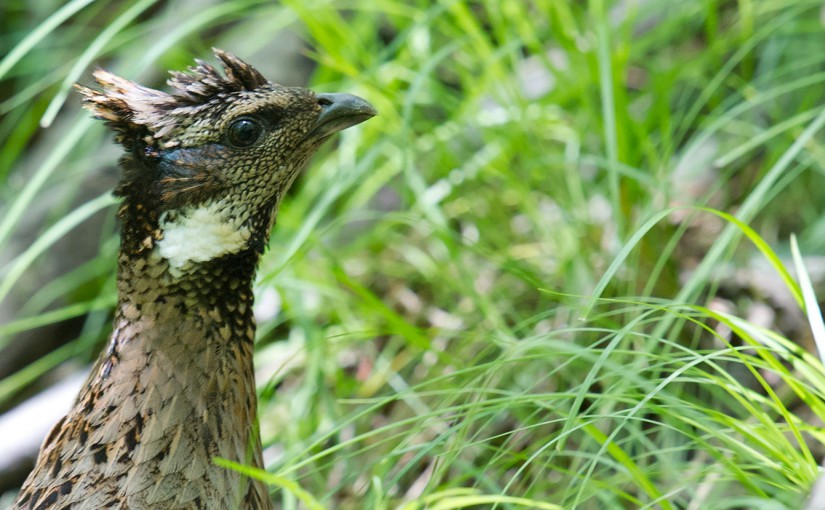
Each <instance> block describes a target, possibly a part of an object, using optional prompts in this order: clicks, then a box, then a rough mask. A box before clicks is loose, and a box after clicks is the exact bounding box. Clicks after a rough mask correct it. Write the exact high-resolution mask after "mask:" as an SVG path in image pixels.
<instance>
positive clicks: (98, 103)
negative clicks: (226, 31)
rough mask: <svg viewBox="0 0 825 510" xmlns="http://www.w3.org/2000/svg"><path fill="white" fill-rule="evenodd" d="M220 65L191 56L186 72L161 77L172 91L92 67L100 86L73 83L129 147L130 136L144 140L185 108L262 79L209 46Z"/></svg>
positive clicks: (168, 127) (181, 116)
mask: <svg viewBox="0 0 825 510" xmlns="http://www.w3.org/2000/svg"><path fill="white" fill-rule="evenodd" d="M212 51H213V52H214V54H215V56H216V57H217V58H218V59H219V60H220V61H221V63H222V64H223V74H221V73H220V72H219V71H218V70H217V69H215V67H213V66H212V65H210V64H208V63H206V62H204V61H202V60H196V61H195V62H196V64H197V65H195V66H193V67H190V68H188V69H187V71H186V72H178V71H173V72H172V73H170V74H171V75H172V77H171V78H170V79H169V80H168V81H167V83H168V84H169V86H171V87H172V93H171V94H170V93H166V92H162V91H159V90H155V89H150V88H148V87H144V86H142V85H138V84H137V83H135V82H133V81H131V80H127V79H125V78H121V77H120V76H117V75H114V74H112V73H110V72H108V71H105V70H103V69H96V70H95V71H94V74H93V76H94V78H95V81H96V82H97V83H98V85H100V86H101V88H102V90H95V89H92V88H89V87H84V86H82V85H75V88H76V89H77V90H78V92H80V94H81V95H82V96H83V102H84V107H85V108H86V109H88V110H89V111H91V112H92V113H93V114H94V115H95V117H97V118H100V119H103V120H105V121H107V123H108V124H109V125H110V126H111V127H112V128H113V129H114V130H115V132H116V133H117V136H116V139H117V141H118V142H119V143H121V144H123V145H125V146H130V145H131V144H132V143H133V142H134V140H135V139H138V138H139V139H143V140H144V141H145V142H146V143H147V144H148V145H154V144H155V142H156V141H157V140H159V139H161V138H163V137H164V136H165V135H167V134H168V133H170V132H171V131H173V130H174V129H175V128H176V127H177V126H178V125H179V124H180V123H181V122H182V121H183V120H185V119H186V118H187V116H188V114H190V113H194V112H195V111H198V110H200V108H202V107H203V106H206V105H208V104H209V102H210V101H212V100H214V99H216V98H222V97H224V96H226V95H227V94H231V93H233V92H241V91H253V90H255V89H257V88H259V87H261V86H264V85H266V84H268V83H269V82H268V81H267V79H266V78H264V77H263V75H262V74H261V73H260V72H259V71H258V70H257V69H255V68H254V67H252V66H251V65H249V64H247V63H246V62H244V61H243V60H241V59H239V58H238V57H236V56H235V55H232V54H231V53H229V52H226V51H223V50H220V49H217V48H212ZM167 145H169V146H173V145H174V143H170V144H167Z"/></svg>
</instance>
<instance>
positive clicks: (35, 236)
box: [0, 0, 825, 510]
mask: <svg viewBox="0 0 825 510" xmlns="http://www.w3.org/2000/svg"><path fill="white" fill-rule="evenodd" d="M28 4H29V3H26V2H22V1H20V2H17V1H11V2H7V3H6V4H4V9H5V10H6V12H5V13H2V14H3V15H2V16H0V18H2V21H0V25H2V26H3V28H4V30H2V32H0V33H1V34H2V35H0V48H4V49H5V50H4V51H0V55H5V56H4V57H2V60H0V114H2V122H0V140H1V141H2V151H1V152H0V299H6V300H7V301H8V300H11V299H13V298H15V299H17V302H18V303H19V312H18V313H17V314H16V316H15V317H14V318H13V319H12V320H11V321H9V322H7V323H4V324H0V346H3V345H5V344H6V343H8V342H9V341H10V340H11V338H12V337H13V336H14V335H17V334H20V333H21V332H23V331H26V330H30V329H33V328H36V327H39V326H42V325H45V324H49V323H54V322H57V321H61V320H65V319H67V318H71V317H76V318H77V317H80V318H83V320H84V325H83V327H82V328H81V332H80V334H79V336H78V338H77V340H75V341H74V342H73V343H71V344H69V346H68V347H66V348H63V349H62V350H59V351H57V352H56V353H54V354H52V355H50V356H47V357H46V358H43V359H41V360H40V361H38V362H35V363H34V364H32V365H30V366H28V367H24V368H21V370H20V372H19V373H17V374H15V375H13V376H11V377H9V378H7V379H5V380H2V381H0V406H7V405H8V404H9V403H10V402H12V401H13V400H14V399H16V398H19V395H20V394H21V393H23V392H25V390H26V389H27V388H28V387H29V386H30V385H32V384H33V383H34V382H35V381H36V380H37V379H38V378H39V377H40V376H42V375H43V374H44V373H46V372H47V371H49V370H52V369H54V368H55V367H56V366H59V365H60V364H63V363H67V362H75V363H77V362H81V363H82V362H86V361H88V360H90V359H93V358H94V357H95V355H96V353H97V351H98V349H99V348H100V345H101V342H102V341H103V340H104V339H105V337H106V335H107V334H108V332H109V315H108V314H109V309H110V307H111V305H112V303H113V301H114V292H115V291H114V286H113V271H114V252H115V250H116V244H115V242H113V238H112V235H113V234H112V231H113V229H112V223H111V221H109V222H108V223H104V224H103V226H101V227H97V229H98V230H96V231H95V232H96V233H95V234H94V235H93V236H92V238H91V239H92V241H90V242H91V243H93V245H92V250H91V251H92V252H98V253H99V255H98V256H97V257H96V258H94V259H93V260H92V261H91V262H87V263H85V264H81V265H79V266H77V267H74V268H71V269H69V270H67V271H66V273H65V274H58V275H55V276H54V278H52V279H51V280H50V281H49V282H47V283H46V284H43V287H42V289H40V288H38V289H29V290H28V291H26V290H22V291H21V290H20V289H21V288H23V289H26V287H25V285H26V282H27V281H29V280H27V277H28V275H32V274H37V273H38V272H40V271H42V270H44V269H48V268H49V267H50V264H53V263H54V262H53V261H54V257H55V250H57V249H58V248H59V246H60V241H61V239H64V238H66V237H67V236H72V235H73V234H72V233H73V232H74V230H73V229H75V228H77V226H78V225H80V224H83V223H84V222H87V220H88V218H90V217H92V216H93V215H94V213H95V212H97V211H99V210H101V209H104V210H105V211H106V212H107V214H108V216H112V215H113V209H112V206H111V200H110V199H109V198H108V196H107V195H106V194H103V195H101V194H99V193H98V194H94V195H91V196H89V195H88V194H83V193H82V191H84V185H83V184H82V182H83V178H84V176H86V175H88V174H89V173H90V172H91V171H92V170H93V169H96V168H106V167H107V166H109V165H112V164H113V163H114V161H115V159H116V157H117V151H116V150H115V149H113V148H112V144H111V141H110V138H109V135H107V134H106V132H105V130H104V129H103V127H102V126H99V125H98V124H97V123H94V122H92V121H91V120H90V119H88V118H87V115H86V114H84V113H83V112H80V111H79V110H78V107H77V106H78V105H77V103H78V100H77V97H75V96H74V95H73V94H72V93H71V92H70V90H69V88H70V85H71V83H73V82H74V81H76V80H86V81H87V80H88V74H89V68H90V66H92V65H95V64H97V65H103V66H105V67H107V68H108V69H111V70H113V71H116V72H118V73H122V74H124V75H126V76H128V77H131V78H136V79H138V78H139V79H141V80H142V81H144V82H147V83H149V84H154V85H160V83H161V82H162V74H161V72H162V71H164V70H165V69H181V68H183V67H185V66H186V65H188V64H189V63H190V62H191V60H192V58H193V57H201V58H203V57H207V56H208V55H209V48H210V46H218V47H222V48H226V49H228V50H231V51H233V52H235V53H237V54H238V55H240V56H241V57H244V58H249V59H250V60H251V61H252V62H253V63H255V64H261V63H263V62H264V61H265V60H266V53H265V52H264V53H256V51H258V50H260V49H262V48H266V47H267V44H270V43H271V41H272V40H273V38H274V37H276V36H277V35H278V33H279V32H280V31H281V30H290V31H292V32H294V33H297V34H299V36H300V37H301V38H302V40H303V41H304V42H305V44H306V47H307V55H308V56H309V57H310V58H311V59H313V60H314V61H315V62H316V63H317V67H316V68H315V70H314V72H313V75H312V80H311V83H310V85H311V86H312V87H314V88H315V89H316V90H320V91H347V92H352V93H356V94H359V95H362V96H363V97H365V98H367V99H368V100H369V101H370V102H372V103H373V104H374V105H375V106H376V107H377V109H378V110H379V111H380V116H379V117H377V118H375V119H373V120H370V121H369V122H367V123H365V124H364V125H363V126H361V127H359V128H357V129H353V130H350V131H347V132H345V133H343V134H342V135H341V136H340V137H339V139H338V140H337V142H336V143H335V144H334V145H336V146H335V147H333V144H330V147H328V148H327V149H326V150H324V151H322V152H323V154H321V155H319V156H318V157H316V158H315V160H314V162H313V164H312V165H311V167H310V168H309V169H308V171H307V173H306V174H305V176H304V177H303V178H302V179H301V180H300V181H299V182H298V183H297V184H296V186H295V188H296V189H294V192H293V193H291V197H290V198H289V199H288V201H287V203H286V204H285V205H284V207H283V208H282V211H281V214H280V216H279V218H278V227H277V228H276V230H275V232H274V235H273V238H272V241H271V243H270V249H269V251H268V253H267V255H266V258H265V260H264V263H263V266H262V268H261V272H260V280H259V284H258V289H257V292H258V296H259V304H261V312H262V315H263V316H264V318H265V320H263V321H262V322H261V324H260V327H259V348H258V353H257V354H258V358H257V362H258V378H259V379H258V380H259V383H260V387H261V409H260V413H261V429H262V432H263V437H264V442H265V444H266V445H267V446H269V447H270V450H269V453H270V454H271V455H269V458H270V459H271V461H270V463H269V464H268V465H267V473H257V474H254V473H253V474H254V475H255V476H261V477H262V478H263V479H265V480H267V481H268V482H269V483H271V484H272V487H273V492H274V494H275V498H276V500H277V501H278V502H279V504H280V505H281V506H282V507H283V508H285V509H292V508H344V509H346V508H352V509H360V508H376V509H404V510H418V509H421V510H423V509H433V510H434V509H440V510H444V509H457V508H499V509H518V508H582V509H589V508H593V509H603V508H661V509H699V508H701V509H703V510H704V509H727V508H765V509H780V508H788V509H791V508H798V507H799V506H800V503H801V501H803V499H804V498H805V496H806V495H807V492H808V489H809V487H810V485H811V484H812V483H813V481H814V480H815V478H816V477H817V474H818V463H819V461H820V460H821V459H822V455H823V452H824V451H825V449H824V448H823V446H824V443H825V430H823V428H822V427H821V423H822V422H823V420H825V370H823V367H822V363H821V361H820V360H819V357H818V355H817V354H816V352H815V350H814V349H815V348H814V342H812V341H811V340H810V339H811V338H812V337H811V331H812V330H813V331H814V332H815V335H816V340H817V341H820V342H821V341H822V338H821V337H822V333H821V332H822V331H825V330H823V327H822V319H821V313H820V312H819V306H818V304H817V301H816V298H815V292H816V290H817V289H818V290H819V292H820V293H821V292H822V291H821V278H818V277H816V276H815V275H816V274H817V272H816V271H815V270H813V269H811V270H810V272H809V271H808V270H806V269H805V264H806V263H809V262H813V263H816V262H817V260H816V258H815V257H816V256H818V255H820V254H821V252H822V250H823V248H825V244H824V243H823V241H822V239H823V235H822V232H823V225H825V214H824V213H825V210H824V209H825V208H824V207H823V205H822V204H825V186H823V172H824V171H825V146H824V145H823V143H822V140H823V136H825V135H823V133H822V132H821V131H822V130H821V128H822V124H823V123H825V109H823V104H825V102H824V101H823V99H825V86H823V85H825V43H824V42H823V40H822V37H821V33H822V24H821V17H820V9H821V5H820V4H819V3H817V2H809V1H802V0H784V1H783V0H775V1H764V2H755V1H740V2H723V1H721V0H720V1H716V0H691V1H686V2H670V1H664V0H650V1H648V2H642V3H637V2H621V3H618V2H617V3H614V2H607V1H600V0H593V1H591V2H557V1H553V0H532V1H528V0H524V1H512V2H500V1H497V0H495V1H494V0H486V1H484V0H478V1H470V0H442V1H424V0H419V1H413V0H410V1H400V0H369V1H368V0H347V1H345V0H311V1H298V0H289V1H285V2H283V3H271V2H263V1H230V2H220V3H216V4H214V5H213V4H207V3H204V4H203V5H198V2H195V1H193V2H152V1H143V2H114V3H113V2H108V3H103V2H91V3H90V2H88V1H77V0H75V1H74V2H69V3H67V4H65V6H63V7H61V6H60V5H59V4H57V3H55V5H52V6H50V7H47V4H48V3H47V2H39V3H38V5H37V7H36V8H35V7H33V6H31V5H28ZM637 4H641V5H637ZM181 13H184V14H181ZM253 54H254V55H255V57H254V58H252V57H250V55H253ZM288 71H289V70H283V72H284V74H288ZM272 78H274V79H278V76H277V75H276V76H272ZM44 125H49V127H48V128H47V129H46V128H44V127H42V126H44ZM112 172H113V171H112ZM112 174H113V173H110V174H106V175H112ZM43 204H48V208H47V209H48V212H47V214H45V219H44V220H43V221H42V223H39V224H36V225H32V224H31V222H30V221H29V216H31V215H32V211H33V210H38V209H41V208H43ZM793 235H795V236H796V237H795V238H794V239H795V241H794V243H793V244H792V243H791V238H792V236H793ZM30 238H31V239H30ZM16 239H25V240H28V241H27V242H20V241H17V242H16V241H15V240H16ZM796 240H798V243H797V242H796ZM98 246H99V249H98ZM804 256H809V257H813V258H811V259H804V258H803V257H804ZM814 269H815V268H814ZM812 275H813V276H812ZM767 281H770V282H773V284H772V286H770V287H768V288H767V289H768V290H765V288H764V287H760V286H759V285H758V284H759V283H760V282H767ZM26 292H28V293H26ZM21 293H22V294H23V297H22V298H21V297H20V294H21ZM15 296H16V297H15ZM55 296H60V298H59V299H56V298H55ZM273 303H274V304H273ZM765 309H769V310H772V311H773V312H774V313H775V315H770V314H769V315H768V319H764V316H765V315H764V311H765ZM760 310H761V311H762V312H761V314H760V313H758V312H760ZM789 324H791V326H789Z"/></svg>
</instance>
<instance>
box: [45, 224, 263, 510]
mask: <svg viewBox="0 0 825 510" xmlns="http://www.w3.org/2000/svg"><path fill="white" fill-rule="evenodd" d="M124 241H127V239H126V238H124ZM130 246H132V244H131V243H130V242H128V241H127V242H125V243H124V245H123V247H122V249H121V252H120V255H119V258H118V264H119V269H118V281H117V285H118V305H117V310H116V312H115V320H114V331H113V333H112V336H111V338H110V341H109V345H108V346H107V348H106V349H104V352H103V353H101V355H100V357H99V358H98V361H97V363H96V365H95V367H94V368H93V371H92V374H91V375H90V377H89V381H88V384H87V385H86V386H85V388H84V389H83V390H82V391H81V394H80V396H79V397H78V400H77V402H76V404H75V406H74V408H73V409H72V411H71V412H70V413H69V414H68V415H67V416H66V418H65V423H63V425H62V427H61V430H60V435H59V436H57V437H55V438H53V439H50V440H47V443H46V445H45V446H44V452H47V453H48V454H49V455H50V456H55V457H57V458H59V459H61V461H62V465H67V464H66V463H68V462H69V461H71V460H72V459H88V461H87V462H85V463H84V464H82V465H80V464H78V465H73V466H72V469H66V470H64V472H62V473H60V474H59V475H58V476H62V477H66V479H72V480H77V479H79V480H83V481H85V482H87V483H88V484H89V486H90V487H93V486H100V485H101V484H105V485H106V486H112V485H115V486H117V487H119V488H118V489H117V490H118V491H119V492H120V493H121V494H125V495H126V502H127V503H128V505H127V506H129V507H130V508H189V507H192V508H196V507H197V508H200V507H201V505H202V504H203V503H204V502H209V503H208V505H207V506H206V508H248V509H256V510H257V509H261V510H266V509H271V508H272V503H271V501H270V500H269V498H268V495H267V490H266V486H265V485H264V484H263V483H261V482H259V481H255V480H251V479H249V478H247V477H245V476H244V475H241V474H239V473H237V472H235V471H231V470H228V469H225V468H222V467H219V466H217V465H215V463H214V462H213V459H214V458H215V457H221V458H225V459H229V460H231V461H234V462H238V463H241V464H245V465H251V466H254V467H259V468H260V467H263V460H262V454H261V440H260V434H259V432H258V430H257V419H256V416H257V399H256V392H255V378H254V372H253V365H252V350H253V339H254V334H255V321H254V316H253V313H252V305H253V294H252V282H253V278H254V274H255V269H256V264H257V258H258V255H257V253H255V252H254V251H251V250H250V251H248V252H244V253H239V254H235V255H233V256H231V257H223V258H221V259H219V260H215V261H211V262H208V263H203V264H201V265H199V266H198V267H197V268H196V269H195V270H193V271H190V272H189V273H187V274H186V275H185V276H184V277H179V278H175V277H173V276H172V275H170V274H169V267H168V261H166V260H165V259H162V258H159V257H158V256H157V254H156V253H155V251H154V250H151V249H147V250H143V251H140V252H138V253H135V252H134V251H133V250H131V249H128V248H129V247H130ZM74 476H79V477H80V478H77V479H76V478H72V477H74ZM78 494H82V491H79V492H78ZM103 506H105V505H102V506H101V508H102V507H103ZM95 508H97V507H95Z"/></svg>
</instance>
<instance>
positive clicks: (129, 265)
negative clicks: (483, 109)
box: [12, 48, 376, 510]
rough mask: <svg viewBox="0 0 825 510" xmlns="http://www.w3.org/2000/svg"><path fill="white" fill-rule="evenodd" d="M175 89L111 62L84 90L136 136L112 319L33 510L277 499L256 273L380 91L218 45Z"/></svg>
mask: <svg viewBox="0 0 825 510" xmlns="http://www.w3.org/2000/svg"><path fill="white" fill-rule="evenodd" d="M213 53H214V56H215V57H216V59H217V60H218V61H219V62H220V64H221V65H220V67H221V68H222V70H221V71H219V70H218V68H216V67H215V66H213V65H211V64H209V63H208V62H206V61H203V60H200V59H196V60H195V65H192V66H190V67H189V68H187V69H186V70H185V71H171V72H170V75H171V77H170V78H169V80H168V81H167V84H168V85H169V87H170V88H171V91H170V92H165V91H161V90H156V89H152V88H149V87H145V86H142V85H139V84H138V83H135V82H133V81H130V80H128V79H125V78H122V77H120V76H117V75H115V74H112V73H110V72H108V71H105V70H103V69H97V70H95V71H94V73H93V76H94V80H95V81H96V83H97V87H96V88H92V87H86V86H82V85H75V87H76V89H77V91H78V92H79V93H80V95H81V96H82V100H83V103H84V107H85V108H86V109H88V110H89V111H91V113H92V114H93V115H94V116H95V117H96V118H98V119H102V120H103V121H105V122H106V124H107V125H108V126H109V127H110V128H112V129H113V130H114V132H115V141H116V142H117V143H119V144H120V145H122V146H123V148H124V153H123V155H122V157H121V158H120V161H119V166H120V168H121V170H122V172H121V175H120V181H119V183H118V184H117V186H116V188H115V190H114V194H115V195H116V196H118V197H120V198H121V201H120V203H119V206H118V208H117V216H118V218H119V221H120V225H121V231H120V237H121V242H120V249H119V252H118V256H117V266H118V267H117V294H118V300H117V305H116V308H115V312H114V319H113V330H112V333H111V336H110V337H109V340H108V343H107V344H106V346H105V347H104V348H103V350H102V352H101V353H100V355H99V357H98V359H97V361H96V363H95V364H94V365H93V368H92V371H91V373H90V375H89V376H88V379H87V380H86V382H85V384H84V385H83V388H82V389H81V391H80V393H79V394H78V396H77V399H76V401H75V403H74V405H73V406H72V408H71V410H70V411H69V412H68V414H67V415H66V416H65V417H64V418H62V419H61V420H60V421H59V422H58V423H57V424H56V425H55V426H54V428H53V429H52V430H51V432H50V433H49V434H48V436H47V437H46V439H45V441H44V442H43V444H42V446H41V449H40V452H39V454H38V457H37V460H36V462H35V467H34V469H33V471H32V472H31V474H30V475H29V476H28V478H27V479H26V481H25V483H24V485H23V487H22V488H21V490H20V492H19V493H18V495H17V497H16V499H15V500H14V502H13V504H12V509H13V510H23V509H32V510H33V509H37V510H47V509H55V510H58V509H60V510H62V509H70V508H71V509H72V510H96V509H104V508H105V509H130V510H137V509H149V508H152V509H203V510H211V509H236V508H240V509H252V510H267V509H272V508H274V506H273V503H272V500H271V499H270V497H269V494H268V490H267V487H266V485H265V484H264V483H263V482H261V481H258V480H255V479H251V478H249V477H247V476H245V475H242V474H240V473H239V472H238V471H236V470H231V469H228V468H225V467H221V466H218V465H217V464H216V463H215V462H214V459H215V458H216V457H217V458H223V459H228V460H230V461H233V462H236V463H241V464H244V465H249V466H253V467H257V468H263V460H262V447H261V438H260V433H259V431H258V428H257V418H256V416H257V397H256V392H255V377H254V373H253V359H252V358H253V343H254V337H255V318H254V316H253V310H252V307H253V299H254V296H253V288H252V286H253V280H254V277H255V273H256V269H257V266H258V263H259V260H260V258H261V255H262V254H263V252H264V250H265V248H266V247H267V245H268V242H269V235H270V232H271V229H272V228H273V226H274V224H275V219H276V216H277V212H278V208H279V205H280V204H281V201H282V199H283V198H284V194H285V193H286V192H287V190H288V189H289V187H290V185H291V184H292V182H293V181H294V179H295V177H296V176H297V175H298V174H299V172H300V171H301V169H302V168H303V167H304V166H305V165H306V163H307V161H308V160H309V158H310V156H312V155H313V153H315V152H316V150H317V149H318V148H319V147H320V146H321V144H323V143H324V142H325V141H326V140H328V139H329V138H330V137H331V136H332V135H333V134H334V133H336V132H338V131H341V130H343V129H346V128H348V127H351V126H354V125H356V124H359V123H361V122H364V121H366V120H368V119H370V118H371V117H373V116H375V115H376V110H375V109H374V108H373V107H372V105H370V103H368V102H367V101H366V100H364V99H362V98H360V97H358V96H354V95H351V94H344V93H315V92H313V91H311V90H309V89H306V88H300V87H285V86H281V85H278V84H275V83H272V82H270V81H268V80H267V79H266V78H264V76H263V75H262V74H261V73H260V72H259V71H258V70H257V69H255V68H254V67H253V66H252V65H250V64H248V63H246V62H244V61H242V60H241V59H239V58H238V57H236V56H235V55H233V54H231V53H229V52H227V51H223V50H220V49H216V48H213Z"/></svg>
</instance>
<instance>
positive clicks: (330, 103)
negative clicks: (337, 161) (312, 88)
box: [307, 94, 378, 139]
mask: <svg viewBox="0 0 825 510" xmlns="http://www.w3.org/2000/svg"><path fill="white" fill-rule="evenodd" d="M315 97H316V98H317V99H318V104H319V105H320V106H321V113H320V115H318V119H316V120H315V125H314V126H313V127H312V129H311V130H310V133H309V135H308V136H307V138H313V139H323V138H326V137H328V136H330V135H332V134H333V133H337V132H338V131H342V130H344V129H347V128H348V127H352V126H354V125H356V124H360V123H362V122H364V121H365V120H368V119H371V118H372V117H375V116H376V115H378V112H377V111H375V108H373V107H372V105H371V104H369V103H368V102H366V101H364V100H363V99H361V98H360V97H358V96H353V95H352V94H317V95H316V96H315Z"/></svg>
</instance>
